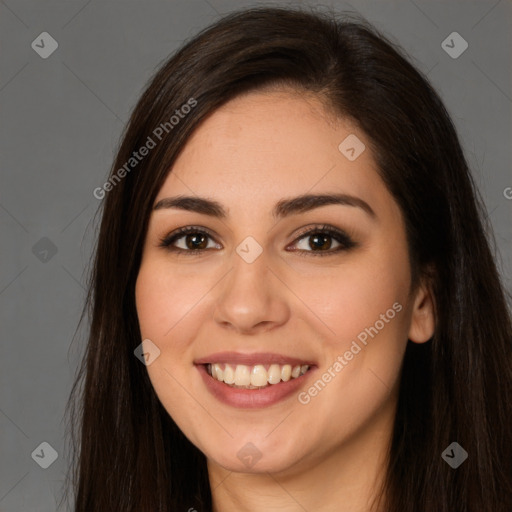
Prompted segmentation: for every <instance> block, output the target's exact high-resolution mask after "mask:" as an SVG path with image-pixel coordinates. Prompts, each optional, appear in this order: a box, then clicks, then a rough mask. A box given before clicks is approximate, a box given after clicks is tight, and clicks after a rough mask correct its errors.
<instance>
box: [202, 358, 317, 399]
mask: <svg viewBox="0 0 512 512" xmlns="http://www.w3.org/2000/svg"><path fill="white" fill-rule="evenodd" d="M196 368H197V369H198V370H199V373H200V374H201V377H202V378H203V381H204V383H205V384H206V387H207V388H208V391H210V393H211V394H212V395H213V396H214V397H215V398H217V399H218V400H219V401H221V402H223V403H225V404H227V405H230V406H232V407H240V408H244V409H256V408H261V407H267V406H269V405H273V404H275V403H277V402H280V401H281V400H284V399H286V398H288V397H289V396H291V395H293V394H294V393H295V392H296V391H297V390H298V389H299V388H300V387H301V386H303V385H304V383H305V381H306V378H307V377H308V376H309V374H310V373H311V372H312V371H314V369H313V368H310V369H309V370H308V371H307V372H306V373H305V374H304V375H301V376H300V377H297V378H295V379H290V380H289V381H287V382H280V383H279V384H269V385H268V386H267V387H265V388H262V389H240V388H233V387H231V386H228V385H227V384H225V383H224V382H220V381H219V380H217V379H214V378H213V377H212V376H211V375H210V374H209V373H208V372H207V370H206V366H205V365H204V364H198V365H196Z"/></svg>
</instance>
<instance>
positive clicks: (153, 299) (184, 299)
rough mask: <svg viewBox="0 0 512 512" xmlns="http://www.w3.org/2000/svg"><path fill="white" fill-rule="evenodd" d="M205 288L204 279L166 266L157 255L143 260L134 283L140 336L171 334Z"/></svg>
mask: <svg viewBox="0 0 512 512" xmlns="http://www.w3.org/2000/svg"><path fill="white" fill-rule="evenodd" d="M207 289H208V285H207V283H206V282H205V281H204V280H203V281H201V280H200V279H198V278H197V277H193V276H191V275H188V276H187V275H185V274H183V272H178V271H176V270H175V269H174V268H169V265H168V264H167V265H166V264H165V262H161V261H159V260H158V259H153V260H151V261H149V260H148V262H147V263H144V262H143V264H142V265H141V268H140V270H139V274H138V277H137V283H136V286H135V300H136V306H137V315H138V319H139V324H140V328H141V334H142V336H143V337H147V338H152V337H153V338H155V339H159V340H161V341H163V340H164V339H165V340H168V339H169V338H172V337H173V330H174V329H176V328H178V327H179V325H180V323H181V322H182V320H183V319H185V318H186V316H187V315H188V314H189V313H190V312H191V311H192V310H193V309H194V308H195V307H196V306H197V305H198V303H199V301H200V299H201V297H202V296H203V295H204V293H205V290H207Z"/></svg>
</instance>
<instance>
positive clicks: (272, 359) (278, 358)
mask: <svg viewBox="0 0 512 512" xmlns="http://www.w3.org/2000/svg"><path fill="white" fill-rule="evenodd" d="M208 363H212V364H213V363H225V364H244V365H247V366H255V365H257V364H280V365H284V364H290V365H292V366H296V365H301V366H302V365H309V366H313V363H312V362H311V361H306V360H304V359H299V358H297V357H291V356H286V355H284V354H275V353H272V352H257V353H256V352H253V353H252V354H244V353H241V352H216V353H215V354H210V355H208V356H205V357H201V358H199V359H196V360H194V364H208Z"/></svg>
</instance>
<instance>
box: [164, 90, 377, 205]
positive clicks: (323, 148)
mask: <svg viewBox="0 0 512 512" xmlns="http://www.w3.org/2000/svg"><path fill="white" fill-rule="evenodd" d="M326 108H327V107H325V106H324V104H323V103H322V102H321V101H320V99H318V98H317V97H315V96H313V95H311V94H308V95H304V94H299V93H297V92H293V91H256V92H251V93H248V94H245V95H243V96H240V97H237V98H235V99H233V100H231V101H229V102H227V103H226V104H224V105H223V106H222V107H220V108H219V109H217V110H216V111H214V112H213V113H212V114H211V115H210V116H208V117H207V118H206V119H205V120H204V121H203V122H202V123H201V124H200V125H199V127H198V128H197V129H196V130H195V132H194V133H193V134H192V136H191V137H190V138H189V140H188V141H187V143H186V145H185V147H184V148H183V150H182V152H181V153H180V155H179V157H178V158H177V160H176V161H175V163H174V165H173V167H172V169H171V171H172V172H170V173H169V175H168V176H167V178H166V180H165V182H164V185H163V186H162V188H161V190H160V191H159V194H158V195H157V198H156V201H158V200H159V199H161V198H163V197H166V196H169V195H177V194H187V195H190V194H196V195H200V196H208V197H213V196H215V197H216V198H218V199H219V200H220V201H221V202H222V203H224V204H226V206H227V209H228V210H229V207H230V205H235V204H237V203H240V202H243V203H245V204H246V205H249V204H251V205H252V204H254V205H256V204H259V205H260V206H261V207H265V208H267V207H268V205H269V204H274V203H275V202H276V201H277V200H279V199H281V198H282V197H283V196H295V195H299V194H304V193H307V192H309V193H314V192H316V193H318V192H340V193H350V194H354V195H359V196H364V197H365V198H366V199H365V200H367V201H369V202H370V201H374V202H375V201H377V200H378V196H379V193H380V194H382V193H383V192H385V190H383V188H384V189H385V187H384V184H383V183H382V182H381V180H380V178H379V176H378V174H377V168H376V164H375V161H374V159H373V156H372V154H371V151H370V148H369V144H368V140H367V138H366V136H365V134H364V133H363V132H362V131H361V130H360V129H359V128H358V127H357V126H356V125H355V123H353V122H350V121H349V120H348V119H341V118H338V119H336V118H334V116H333V115H331V114H330V112H328V111H327V110H326ZM349 136H351V137H354V136H356V137H357V139H358V140H359V141H361V142H362V143H363V144H364V145H365V146H366V148H365V149H364V151H363V152H362V153H361V154H360V155H359V156H358V157H357V158H356V159H355V160H353V161H351V160H349V159H348V158H347V157H346V156H345V155H344V154H343V153H342V151H340V149H339V145H340V144H341V143H342V142H343V141H344V140H346V139H347V137H349ZM357 139H356V140H357ZM349 140H352V139H349Z"/></svg>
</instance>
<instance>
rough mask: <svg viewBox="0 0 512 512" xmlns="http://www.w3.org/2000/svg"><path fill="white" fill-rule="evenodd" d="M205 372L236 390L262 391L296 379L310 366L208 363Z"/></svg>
mask: <svg viewBox="0 0 512 512" xmlns="http://www.w3.org/2000/svg"><path fill="white" fill-rule="evenodd" d="M204 366H205V368H206V372H207V373H208V375H210V376H211V377H212V378H213V379H215V380H217V381H219V382H223V383H224V384H226V385H228V386H230V387H232V388H238V389H264V388H267V387H270V386H274V385H276V384H280V383H281V382H288V381H289V380H293V379H297V378H299V377H301V376H302V375H304V374H305V373H307V372H308V371H309V370H310V368H311V367H310V366H309V365H307V364H304V365H294V366H292V365H291V364H283V365H281V364H270V365H268V364H267V365H263V364H257V365H254V366H248V365H244V364H224V363H208V364H205V365H204Z"/></svg>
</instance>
